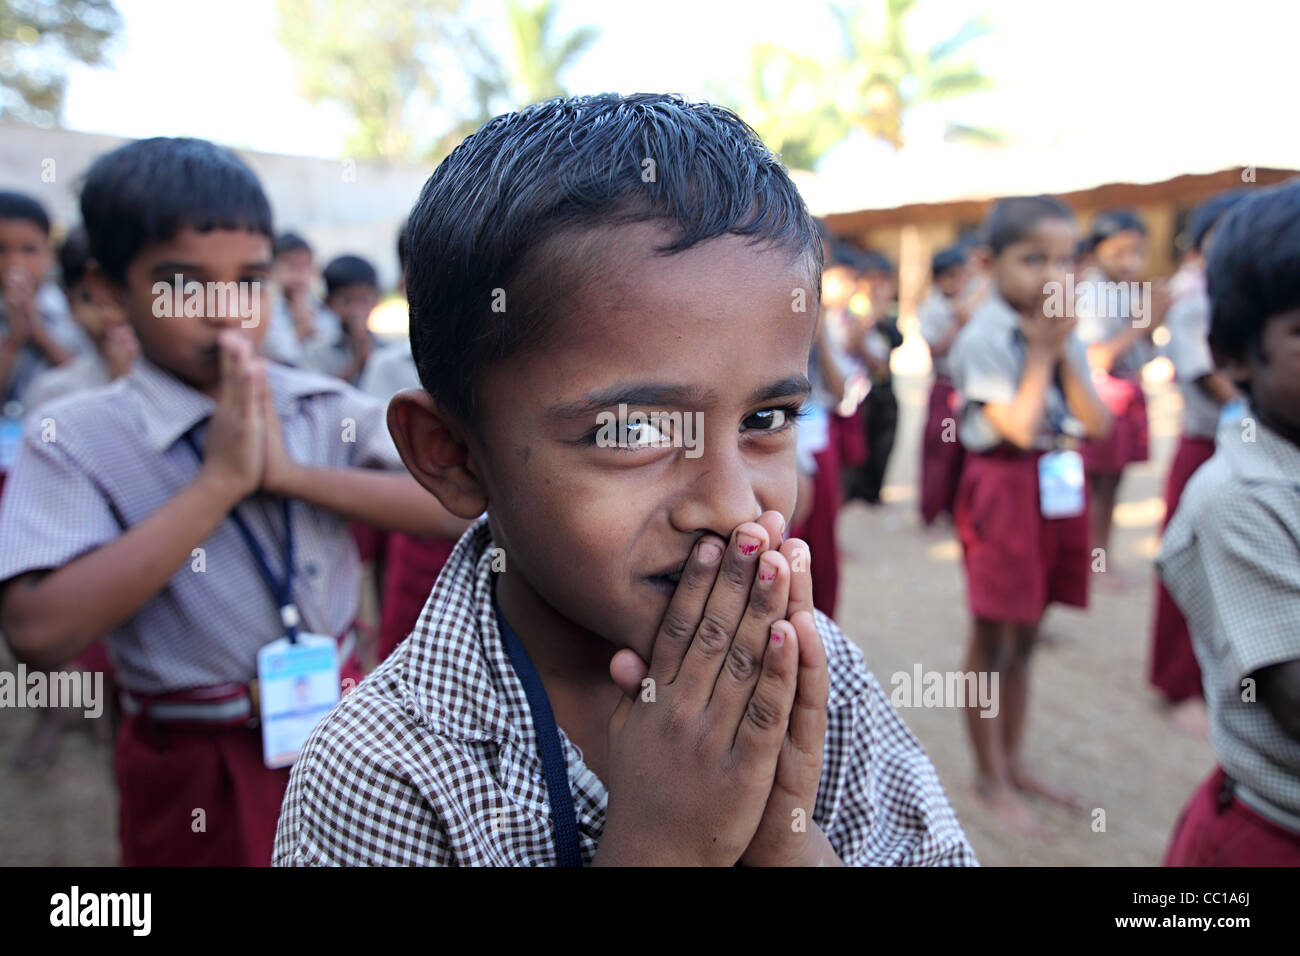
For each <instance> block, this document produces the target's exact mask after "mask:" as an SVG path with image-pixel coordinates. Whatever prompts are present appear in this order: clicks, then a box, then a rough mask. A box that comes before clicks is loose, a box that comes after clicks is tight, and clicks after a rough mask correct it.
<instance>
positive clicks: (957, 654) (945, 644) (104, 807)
mask: <svg viewBox="0 0 1300 956" xmlns="http://www.w3.org/2000/svg"><path fill="white" fill-rule="evenodd" d="M926 387H927V385H926V382H925V380H924V379H922V378H918V377H904V378H900V379H899V380H898V381H897V385H896V388H897V391H898V394H899V401H900V405H901V418H900V422H899V431H898V434H899V437H898V444H897V446H896V448H895V450H894V455H893V458H892V459H891V463H890V469H889V475H888V480H887V482H886V488H885V498H886V504H884V505H882V506H881V507H879V508H876V509H868V508H867V507H866V506H864V505H862V504H853V505H850V506H848V507H847V508H846V509H845V511H844V512H843V513H842V515H841V518H840V526H839V538H840V545H841V548H842V550H843V552H844V556H845V564H844V578H843V581H842V584H841V592H840V607H839V613H838V615H837V618H838V620H839V622H840V624H841V626H842V627H843V628H844V630H845V632H846V633H848V634H849V635H850V636H852V637H853V638H854V639H855V640H856V641H857V642H858V643H859V644H860V645H861V646H862V648H863V649H864V650H865V651H866V654H867V659H868V662H869V663H870V665H871V667H872V669H873V670H874V671H875V673H876V676H877V678H878V679H879V680H880V682H881V684H882V685H883V686H884V687H885V689H886V691H887V692H888V691H889V689H890V686H891V684H890V676H891V675H892V674H894V673H895V672H899V671H902V672H907V673H909V674H910V673H911V672H912V671H913V668H914V666H915V665H916V664H920V666H921V667H922V669H923V670H924V671H932V670H933V671H950V670H961V669H962V661H963V657H964V652H965V642H966V635H965V629H966V610H965V602H964V585H963V582H962V574H961V559H960V552H959V549H958V546H957V543H956V541H955V540H954V539H953V537H952V535H951V534H950V533H948V532H947V531H946V530H942V531H928V532H927V531H924V530H922V529H921V528H920V526H919V523H918V520H917V516H916V486H915V479H916V474H917V470H918V469H917V463H918V454H919V451H918V438H919V435H920V428H921V423H922V419H923V416H924V413H925V390H926ZM1148 397H1149V399H1150V412H1151V441H1152V449H1151V450H1152V460H1151V461H1150V462H1148V463H1147V464H1145V465H1141V466H1136V467H1134V468H1132V469H1130V471H1129V472H1128V474H1127V476H1126V478H1125V481H1124V485H1123V487H1122V489H1121V499H1122V503H1121V505H1120V507H1119V509H1118V511H1117V514H1116V530H1115V540H1114V541H1113V542H1112V551H1111V556H1110V557H1111V561H1112V563H1113V562H1115V561H1118V562H1119V563H1120V564H1122V565H1124V566H1126V567H1128V568H1129V569H1130V570H1131V571H1134V572H1138V573H1139V574H1141V576H1142V580H1143V582H1144V583H1143V585H1142V586H1141V587H1138V588H1135V589H1133V590H1131V591H1128V592H1122V593H1116V592H1112V591H1108V590H1104V589H1102V588H1093V592H1092V606H1091V607H1090V608H1089V609H1088V611H1086V612H1075V611H1071V610H1062V609H1059V608H1057V609H1053V610H1052V611H1050V612H1049V614H1048V617H1047V620H1046V624H1045V630H1047V631H1049V632H1050V633H1051V634H1052V635H1053V637H1054V638H1055V641H1054V642H1053V643H1051V644H1047V645H1044V646H1043V647H1042V649H1041V651H1040V652H1039V653H1038V655H1037V656H1036V658H1035V663H1034V676H1033V691H1032V694H1033V699H1032V702H1031V713H1030V719H1029V729H1028V734H1027V752H1028V756H1029V762H1030V765H1031V766H1033V767H1034V768H1035V769H1036V770H1038V771H1039V772H1041V773H1042V774H1043V775H1044V776H1046V777H1048V778H1050V779H1052V780H1054V781H1055V782H1058V783H1062V784H1066V785H1068V786H1070V787H1071V788H1073V789H1074V790H1076V791H1077V792H1079V793H1080V794H1082V795H1084V797H1085V799H1086V800H1087V803H1088V806H1089V808H1099V809H1101V810H1104V811H1105V831H1104V832H1095V831H1094V829H1093V827H1092V821H1093V819H1094V815H1093V814H1092V813H1088V814H1081V815H1071V814H1069V813H1067V812H1066V811H1064V810H1058V809H1056V808H1053V807H1048V806H1044V805H1041V804H1039V805H1037V806H1038V807H1039V809H1040V811H1041V812H1042V814H1043V816H1044V818H1045V819H1046V820H1047V821H1048V822H1049V823H1051V824H1052V825H1053V826H1054V827H1055V828H1057V829H1058V830H1059V831H1060V837H1059V838H1058V839H1056V840H1054V841H1051V842H1043V841H1030V840H1026V839H1023V838H1018V837H1014V836H1010V835H1008V834H1006V833H1004V832H1002V831H1000V830H999V829H997V828H996V827H994V826H993V825H992V824H991V823H990V822H989V821H987V820H986V819H985V818H984V816H983V815H982V814H981V812H980V811H979V809H978V808H977V807H976V806H975V805H974V803H973V802H972V800H971V798H970V797H969V795H968V790H967V788H968V784H969V781H970V778H971V757H970V751H969V748H968V745H967V740H966V733H965V729H964V727H963V726H962V722H961V714H960V712H959V711H957V710H955V709H942V708H920V707H917V708H908V709H905V710H904V711H903V716H904V718H905V719H906V721H907V722H908V724H909V725H910V726H911V727H912V729H913V731H914V732H915V733H916V735H917V737H918V738H919V739H920V740H921V743H922V744H923V745H924V747H925V749H926V750H927V751H928V752H929V754H930V757H931V759H932V760H933V761H934V764H935V766H936V767H937V768H938V771H939V774H940V776H941V777H942V779H943V782H944V785H945V787H947V789H948V794H949V797H950V798H951V800H952V803H953V806H954V807H955V808H956V810H957V814H958V816H959V817H960V819H961V821H962V823H963V825H964V826H965V827H966V832H967V834H968V835H969V837H970V840H971V842H972V844H973V845H974V847H975V850H976V852H977V854H978V855H979V858H980V860H981V862H982V863H984V864H985V865H988V866H1025V865H1034V866H1041V865H1047V866H1057V865H1085V866H1092V865H1134V866H1149V865H1157V864H1158V863H1159V862H1160V859H1161V855H1162V853H1163V851H1164V847H1165V845H1166V842H1167V840H1168V837H1169V833H1170V831H1171V829H1172V827H1173V824H1174V821H1175V820H1176V818H1177V816H1178V813H1179V812H1180V810H1181V809H1182V806H1183V804H1184V803H1185V802H1186V800H1187V798H1188V797H1189V795H1190V794H1191V792H1192V790H1193V789H1194V788H1195V786H1196V784H1197V783H1198V782H1199V781H1200V780H1201V778H1203V777H1204V776H1205V775H1206V774H1207V773H1208V772H1209V770H1210V769H1211V768H1212V767H1213V764H1214V758H1213V753H1212V751H1211V750H1210V747H1209V745H1208V744H1206V743H1204V742H1201V741H1197V740H1193V739H1191V738H1188V737H1185V736H1183V735H1181V734H1180V733H1178V732H1177V731H1175V730H1174V729H1173V728H1172V727H1171V726H1170V725H1169V724H1168V722H1167V721H1166V720H1165V718H1164V716H1163V715H1162V713H1161V712H1160V708H1159V706H1158V703H1157V700H1156V697H1155V695H1154V693H1153V692H1152V691H1151V690H1150V688H1149V687H1148V686H1147V684H1146V679H1145V674H1146V657H1147V649H1148V641H1149V630H1150V618H1151V608H1152V594H1151V585H1150V572H1151V559H1152V557H1153V556H1154V554H1155V552H1156V549H1157V547H1158V537H1157V536H1158V533H1159V527H1160V520H1161V518H1162V516H1163V504H1162V487H1163V481H1164V476H1165V471H1166V469H1167V467H1168V462H1169V459H1170V456H1171V455H1172V453H1173V444H1174V441H1175V440H1176V428H1177V414H1178V410H1179V399H1178V397H1177V393H1176V392H1175V391H1174V390H1173V389H1172V388H1171V387H1170V386H1167V385H1159V386H1154V387H1152V388H1150V389H1149V391H1148ZM12 667H13V661H12V659H11V658H10V657H9V656H8V652H7V650H4V649H3V648H0V669H12ZM32 720H33V714H32V712H31V711H27V710H14V709H10V708H4V709H0V864H21V865H35V864H40V865H91V866H94V865H106V866H111V865H115V864H116V863H117V859H118V853H117V842H116V828H117V822H116V812H117V811H116V800H115V796H114V790H113V781H112V768H111V751H110V748H109V747H108V746H107V745H103V744H96V743H94V742H93V741H92V739H91V737H90V735H89V734H88V733H86V732H84V730H83V731H69V732H66V733H65V734H64V735H63V742H62V752H61V755H60V759H59V762H58V764H57V766H55V767H54V768H52V769H48V770H44V771H40V772H38V773H35V774H19V773H16V772H14V771H13V770H12V769H11V763H10V762H11V760H12V757H13V755H14V752H15V750H16V748H17V745H18V742H19V740H20V739H21V737H22V735H23V734H24V733H25V732H26V731H27V729H28V728H29V727H30V726H31V722H32ZM83 723H84V722H83Z"/></svg>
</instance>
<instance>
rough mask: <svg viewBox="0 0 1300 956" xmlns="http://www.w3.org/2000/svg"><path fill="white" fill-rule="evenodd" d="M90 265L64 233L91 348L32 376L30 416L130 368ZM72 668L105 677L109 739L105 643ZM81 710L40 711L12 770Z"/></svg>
mask: <svg viewBox="0 0 1300 956" xmlns="http://www.w3.org/2000/svg"><path fill="white" fill-rule="evenodd" d="M89 266H90V245H89V241H88V239H87V238H86V231H85V230H84V229H82V228H81V227H80V226H78V227H77V228H75V229H73V230H72V231H71V232H69V233H68V235H67V236H66V237H65V238H64V240H63V244H62V245H61V246H60V247H59V272H60V275H61V279H62V285H63V292H64V294H65V295H66V296H67V300H68V304H69V306H70V308H71V311H72V318H73V320H74V321H75V322H76V323H77V325H78V326H80V327H81V329H82V330H83V331H84V332H85V333H86V336H87V337H88V338H89V339H90V341H91V343H92V344H93V345H94V349H93V350H92V351H89V352H85V353H83V354H81V355H78V356H76V357H74V358H72V359H70V360H69V361H67V362H64V363H63V364H62V365H56V366H54V367H53V368H49V369H46V370H45V371H44V372H41V373H40V374H39V375H37V376H36V378H35V380H34V381H33V382H32V384H31V387H30V388H28V390H27V403H26V411H27V416H28V418H33V419H37V420H39V419H40V418H41V412H40V410H41V408H42V407H43V406H45V405H47V404H48V403H50V402H53V401H56V400H57V399H60V398H63V397H65V396H67V395H73V394H75V393H77V392H84V391H89V390H90V389H92V388H98V387H100V386H101V385H107V384H108V383H109V382H112V381H115V380H116V379H119V378H121V377H122V376H123V375H125V374H127V372H129V371H130V370H131V366H132V365H133V364H134V363H135V358H136V355H137V354H139V351H140V347H139V344H138V343H137V342H136V338H135V333H134V332H132V331H131V326H130V325H128V324H127V322H126V313H125V312H124V311H123V310H122V307H121V306H120V305H119V304H118V303H117V302H114V301H113V299H112V297H111V296H108V295H106V294H104V292H103V291H102V290H101V289H100V288H99V286H98V285H97V284H96V283H93V282H91V281H90V276H89ZM72 666H73V667H75V668H76V669H78V670H83V671H98V672H100V673H103V674H104V675H105V681H104V685H103V686H104V693H105V696H106V697H107V701H106V702H105V705H104V711H103V717H104V719H102V720H95V721H93V722H92V723H91V725H90V726H91V729H92V731H93V732H94V734H95V735H96V737H97V738H98V739H99V740H101V741H103V742H107V741H109V740H111V739H112V734H113V731H114V729H115V728H114V720H113V718H114V717H115V716H116V712H117V708H116V701H115V698H116V696H117V692H116V689H115V688H114V686H113V679H112V670H113V667H112V663H111V662H110V660H109V658H108V652H107V651H106V650H105V649H104V645H103V642H102V641H96V642H95V643H94V644H93V645H91V647H90V649H89V650H87V651H86V652H85V653H84V654H81V655H79V656H78V657H77V659H76V660H75V661H73V662H72ZM80 713H81V712H78V711H75V710H67V709H64V708H60V707H53V706H51V707H46V708H44V709H42V710H41V711H40V712H39V717H38V720H37V723H36V726H35V728H34V729H33V730H32V732H31V734H30V735H28V737H27V738H26V739H25V740H23V742H22V743H21V744H19V746H18V750H17V751H16V753H15V754H14V768H15V769H17V770H20V771H26V772H30V771H33V770H39V769H41V768H43V767H48V766H50V765H52V764H53V763H54V762H55V761H56V760H57V759H58V753H59V736H60V734H61V733H62V732H63V729H64V727H65V726H66V725H67V724H68V722H69V720H75V719H77V717H78V716H79V715H80Z"/></svg>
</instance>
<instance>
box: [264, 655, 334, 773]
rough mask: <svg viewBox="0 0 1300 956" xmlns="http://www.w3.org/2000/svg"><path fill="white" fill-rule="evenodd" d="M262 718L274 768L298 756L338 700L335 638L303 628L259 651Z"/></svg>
mask: <svg viewBox="0 0 1300 956" xmlns="http://www.w3.org/2000/svg"><path fill="white" fill-rule="evenodd" d="M257 683H258V696H259V698H260V699H261V700H260V706H261V721H262V762H263V763H265V764H266V766H267V767H269V768H270V769H272V770H274V769H275V768H277V767H287V766H289V765H290V764H292V763H293V762H294V761H295V760H296V759H298V751H300V750H302V745H303V744H304V743H306V742H307V737H308V736H309V735H310V734H311V732H312V731H313V730H315V729H316V725H317V724H318V723H320V720H321V718H322V717H324V716H325V715H326V714H327V713H329V711H330V708H331V707H333V706H334V705H335V704H337V703H338V702H339V651H338V644H337V642H336V641H335V640H334V638H332V637H326V636H325V635H323V634H307V633H299V634H298V642H297V643H296V644H291V643H290V642H289V639H288V638H287V637H282V638H280V639H279V640H278V641H272V642H271V643H270V644H267V645H266V646H265V647H263V648H262V649H261V650H260V651H258V652H257Z"/></svg>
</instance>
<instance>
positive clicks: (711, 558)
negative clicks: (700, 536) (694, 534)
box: [696, 541, 722, 564]
mask: <svg viewBox="0 0 1300 956" xmlns="http://www.w3.org/2000/svg"><path fill="white" fill-rule="evenodd" d="M696 557H698V558H699V560H700V564H717V563H718V559H719V558H720V557H722V549H721V548H720V547H718V544H717V542H716V541H704V542H702V543H701V544H700V549H699V551H697V552H696Z"/></svg>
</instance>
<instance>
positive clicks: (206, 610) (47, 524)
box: [0, 358, 402, 694]
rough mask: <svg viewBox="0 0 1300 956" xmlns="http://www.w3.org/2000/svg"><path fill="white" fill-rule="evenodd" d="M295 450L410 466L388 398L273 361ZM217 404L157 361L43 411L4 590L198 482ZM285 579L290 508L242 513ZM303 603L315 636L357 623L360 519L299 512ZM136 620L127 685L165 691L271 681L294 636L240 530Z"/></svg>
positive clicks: (127, 649)
mask: <svg viewBox="0 0 1300 956" xmlns="http://www.w3.org/2000/svg"><path fill="white" fill-rule="evenodd" d="M266 372H267V381H268V384H269V386H270V389H271V394H272V398H273V401H274V404H275V408H276V411H277V412H278V413H279V415H280V419H281V424H282V429H283V433H284V442H285V447H286V449H287V450H288V452H289V455H290V456H291V457H292V458H293V459H294V460H295V461H297V462H299V463H300V464H307V465H313V466H317V467H334V468H343V467H352V466H361V467H377V468H386V469H394V470H396V469H400V468H401V467H402V464H401V459H400V458H399V457H398V454H397V450H396V448H395V447H394V446H393V442H392V438H391V437H390V436H389V433H388V426H387V424H386V420H385V415H386V409H385V405H384V403H382V402H378V401H376V400H374V399H372V398H369V397H367V396H365V395H363V394H361V393H360V392H358V391H357V390H356V389H354V388H351V387H349V386H348V385H346V384H345V383H343V382H339V381H337V380H336V379H331V378H326V377H324V376H321V375H315V374H312V373H308V372H301V371H297V370H294V369H290V368H287V367H285V366H281V365H276V364H274V363H267V366H266ZM214 407H215V403H214V401H213V400H212V399H211V398H209V397H207V396H206V395H204V394H202V393H201V392H198V391H196V390H195V389H193V388H191V387H190V386H188V385H186V384H185V383H183V382H181V381H180V380H179V379H177V378H176V377H175V376H173V375H171V374H170V373H168V372H165V371H163V370H162V369H161V368H159V367H158V366H156V365H154V364H153V363H152V362H149V361H148V360H147V359H144V358H140V359H138V360H137V361H136V364H135V367H134V369H133V370H132V371H131V373H130V374H128V375H124V376H123V377H122V378H120V379H118V380H117V381H116V382H114V383H112V384H111V385H108V386H106V387H104V388H99V389H94V390H92V391H89V392H83V393H80V394H77V395H73V396H70V397H68V398H64V399H60V400H58V401H55V402H53V403H51V404H49V405H46V406H44V407H43V408H41V409H40V415H38V416H32V418H31V419H29V421H28V423H27V427H26V432H25V434H24V438H23V445H22V447H21V449H20V450H19V453H18V460H17V463H16V464H15V467H14V471H13V472H12V473H11V474H10V475H9V480H8V483H7V484H6V485H5V489H4V495H3V497H2V498H0V541H3V542H4V545H3V547H0V581H7V580H8V579H10V578H12V577H15V576H16V575H19V574H23V573H25V572H28V571H38V570H47V569H53V568H58V567H61V566H62V565H64V564H67V563H68V562H69V561H71V560H73V559H74V558H77V557H79V556H81V555H83V554H86V553H87V552H89V551H93V550H95V549H96V548H98V547H100V546H102V545H104V544H107V543H108V542H110V541H112V540H113V539H114V538H116V537H117V536H118V535H120V534H121V533H122V532H123V531H125V530H126V529H127V528H130V527H131V526H133V525H136V524H139V523H140V522H141V521H143V520H144V519H145V518H147V517H148V516H149V515H151V514H152V513H153V512H155V511H157V510H158V509H159V508H160V507H162V506H163V505H164V504H165V503H166V502H167V501H169V500H170V499H171V498H173V497H174V496H175V495H176V494H177V493H178V492H179V491H180V490H181V489H182V488H184V487H185V486H186V485H187V484H189V483H190V482H191V481H193V480H194V478H195V476H196V475H197V474H198V471H199V461H198V459H197V458H196V457H195V455H194V452H193V451H192V450H191V449H190V448H189V447H188V445H187V444H186V442H185V441H183V440H182V436H183V435H185V434H186V433H187V432H189V431H191V429H195V434H196V436H197V437H198V439H199V443H200V446H202V439H203V437H204V429H205V427H206V421H207V419H208V418H209V417H210V416H211V414H212V411H213V409H214ZM238 511H239V513H240V514H241V515H243V517H244V519H245V520H246V521H247V522H248V525H249V526H250V528H251V530H252V533H253V535H254V536H255V537H256V538H257V539H258V541H259V542H260V543H261V545H262V547H263V549H265V551H266V553H267V558H268V560H269V561H270V563H271V567H272V570H273V571H274V572H275V574H276V575H277V576H279V575H282V574H283V561H284V549H283V538H284V525H283V518H282V513H281V509H280V505H279V499H277V498H272V497H270V496H267V495H254V496H252V497H250V498H246V499H244V501H242V502H241V503H240V504H239V505H238ZM292 519H293V534H294V550H295V562H294V570H295V576H294V591H293V597H294V601H295V603H296V604H297V605H298V610H299V612H300V614H301V616H302V620H303V628H304V629H305V630H308V631H314V632H317V633H321V634H327V635H331V636H337V635H338V634H341V633H342V632H343V631H344V630H346V628H347V627H348V626H349V625H350V624H351V623H352V620H353V618H354V617H355V615H356V608H357V599H358V589H359V586H360V581H361V563H360V559H359V557H358V555H357V550H356V546H355V545H354V544H353V542H352V537H351V534H350V533H349V531H348V524H347V521H346V519H344V518H343V517H341V516H339V515H336V514H334V513H333V512H329V511H325V510H324V509H321V508H317V507H314V506H311V505H308V504H305V503H303V502H296V503H294V505H293V507H292ZM200 548H201V551H197V552H195V553H193V554H192V555H191V559H190V560H189V561H188V562H186V563H185V564H184V565H182V566H181V567H179V568H177V569H176V572H175V573H174V574H173V575H172V576H171V578H170V579H168V581H167V584H166V585H164V587H163V589H162V590H161V591H160V592H158V594H157V595H155V596H154V597H152V598H151V599H150V600H149V601H148V602H147V603H145V605H144V606H143V607H142V608H141V609H140V610H139V611H137V612H136V614H135V615H134V616H133V617H132V618H131V619H130V620H128V621H127V622H126V623H125V624H123V625H122V626H121V627H119V628H117V629H116V630H114V631H112V632H111V633H110V634H108V635H107V636H106V644H107V647H108V651H109V655H110V656H111V657H112V659H113V662H114V665H115V666H116V667H117V670H118V680H119V681H120V682H121V683H122V684H123V685H124V686H125V687H127V688H130V689H131V690H134V691H138V692H139V693H143V694H161V693H167V692H170V691H177V690H182V689H187V688H193V687H204V686H210V685H213V684H223V683H227V682H237V683H247V682H249V681H250V680H252V679H253V678H254V677H255V676H256V674H257V652H258V649H259V648H261V647H262V646H263V645H265V644H267V643H269V642H271V641H273V640H276V639H277V638H279V637H280V636H281V634H282V633H283V628H282V626H281V623H280V614H279V610H278V608H277V605H276V602H275V601H274V600H273V599H272V597H271V593H270V590H269V588H268V587H267V584H266V583H265V581H264V580H263V578H262V576H261V574H260V573H259V571H258V568H257V565H256V564H255V562H254V558H253V556H252V555H251V554H250V553H249V550H248V548H247V546H246V545H245V544H244V541H243V539H242V538H241V537H240V535H239V532H238V530H237V528H236V526H235V524H234V522H233V521H230V520H226V521H223V522H222V523H221V524H220V525H218V526H217V528H216V530H215V531H213V532H212V534H211V535H209V537H208V538H207V540H205V541H203V542H202V543H201V544H200Z"/></svg>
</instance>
